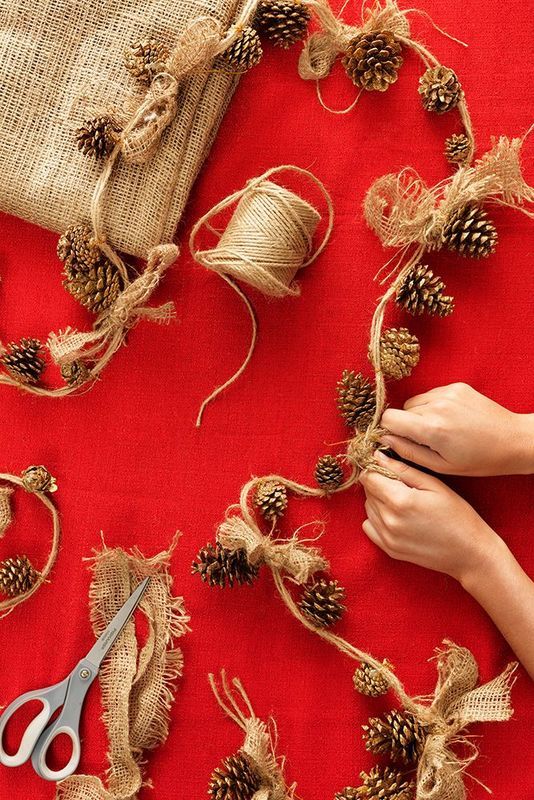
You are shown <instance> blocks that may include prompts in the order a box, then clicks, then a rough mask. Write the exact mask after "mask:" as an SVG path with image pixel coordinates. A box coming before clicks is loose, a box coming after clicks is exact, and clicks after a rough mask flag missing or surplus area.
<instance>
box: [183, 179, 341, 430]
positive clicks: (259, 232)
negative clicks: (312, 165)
mask: <svg viewBox="0 0 534 800" xmlns="http://www.w3.org/2000/svg"><path fill="white" fill-rule="evenodd" d="M284 171H286V172H293V173H295V174H296V175H300V176H303V177H305V178H307V179H308V180H309V181H311V182H312V183H313V184H314V185H315V186H316V187H317V188H318V189H319V190H320V192H321V194H322V197H323V198H324V200H325V203H326V206H327V226H326V230H325V233H324V235H323V237H322V239H321V241H320V243H319V244H318V245H316V246H314V237H315V233H316V230H317V227H318V225H319V223H320V221H321V218H322V217H321V214H320V213H319V212H318V211H317V209H316V208H314V207H313V206H312V205H310V203H308V202H307V201H306V200H304V199H303V198H302V197H300V196H299V195H297V194H295V193H294V192H292V191H290V190H289V189H287V188H286V187H284V186H281V185H280V184H279V183H275V182H274V181H272V180H269V179H270V178H271V177H272V176H273V175H275V174H278V173H280V172H284ZM234 205H235V209H234V211H233V214H232V216H231V219H230V221H229V223H228V224H227V226H226V228H225V229H224V231H223V232H222V233H219V232H218V231H216V230H215V229H214V228H213V227H212V225H211V221H212V220H213V218H214V217H216V216H217V215H218V214H220V213H221V212H223V211H225V210H227V209H229V208H231V207H233V206H234ZM333 219H334V207H333V204H332V200H331V198H330V195H329V194H328V192H327V190H326V188H325V186H324V184H323V183H322V182H321V181H320V180H319V179H318V178H316V177H315V175H313V173H311V172H310V171H309V170H306V169H302V168H300V167H295V166H292V165H283V166H280V167H274V168H272V169H269V170H267V171H266V172H264V173H263V175H260V176H259V177H257V178H254V179H253V180H250V181H249V182H248V183H247V184H246V185H245V186H244V187H243V188H242V189H240V190H239V191H237V192H234V193H233V194H231V195H229V196H228V197H226V198H225V199H224V200H221V202H220V203H217V205H215V206H214V207H213V208H212V209H211V210H210V211H208V212H207V213H206V214H204V216H203V217H201V218H200V219H199V220H198V222H197V223H196V224H195V226H194V227H193V229H192V231H191V236H190V239H189V246H190V249H191V253H192V255H193V257H194V259H195V260H196V261H197V262H198V263H199V264H202V265H203V266H204V267H206V268H207V269H210V270H212V271H213V272H216V273H217V274H218V275H220V277H221V278H223V280H225V281H226V282H227V283H228V284H229V285H230V286H231V287H232V289H233V290H234V291H235V292H237V294H238V295H239V297H240V298H241V299H242V301H243V303H244V304H245V306H246V308H247V310H248V313H249V315H250V319H251V323H252V335H251V343H250V347H249V350H248V353H247V355H246V357H245V359H244V361H243V363H242V364H241V366H240V367H239V369H238V370H237V371H236V372H235V373H234V374H233V375H232V377H231V378H229V379H228V380H227V381H226V382H225V383H223V384H222V385H221V386H219V387H217V389H215V391H213V392H212V393H211V394H210V396H209V397H207V398H206V399H205V400H204V402H203V403H202V405H201V407H200V411H199V414H198V417H197V423H196V424H197V427H199V426H200V424H201V422H202V416H203V414H204V410H205V409H206V406H207V405H208V404H209V403H210V402H211V401H212V400H213V399H214V398H215V397H217V395H219V394H220V393H221V392H223V391H224V390H225V389H226V388H227V387H228V386H230V385H231V384H232V383H234V381H236V380H237V378H239V376H240V375H241V374H242V373H243V372H244V370H245V369H246V367H247V365H248V363H249V361H250V359H251V357H252V354H253V352H254V348H255V346H256V339H257V333H258V323H257V319H256V313H255V311H254V308H253V306H252V303H251V302H250V300H249V299H248V297H247V296H246V294H245V293H244V292H243V290H242V289H241V288H240V287H239V286H238V284H237V281H240V282H242V283H246V284H248V285H249V286H252V287H253V288H255V289H258V290H259V291H260V292H261V293H262V294H264V295H266V296H267V297H288V296H291V295H292V296H296V295H298V294H299V293H300V289H299V287H298V286H297V285H296V283H295V277H296V275H297V273H298V272H299V270H301V269H302V268H303V267H306V266H308V265H309V264H311V263H312V262H313V261H315V259H316V258H317V257H318V255H319V254H320V253H321V252H322V251H323V250H324V248H325V246H326V244H327V242H328V239H329V238H330V234H331V232H332V226H333ZM204 228H207V229H208V230H210V231H211V232H212V233H213V234H215V235H216V236H218V241H217V244H216V245H215V247H214V248H212V249H201V248H200V247H198V245H197V239H198V236H199V233H200V232H201V231H202V230H203V229H204Z"/></svg>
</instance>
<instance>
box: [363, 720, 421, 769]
mask: <svg viewBox="0 0 534 800" xmlns="http://www.w3.org/2000/svg"><path fill="white" fill-rule="evenodd" d="M362 728H363V738H364V740H365V747H366V749H367V750H369V751H370V752H371V753H375V754H376V755H380V754H383V753H388V754H389V756H390V758H391V759H392V761H395V762H404V763H405V764H409V763H415V762H417V760H418V759H419V757H420V755H421V753H422V752H423V748H424V745H425V739H426V732H425V729H424V728H423V726H422V725H421V723H420V722H418V720H417V719H416V718H415V717H414V716H413V714H410V713H408V712H403V711H390V712H389V714H385V716H384V717H372V718H371V719H370V720H369V724H368V725H362Z"/></svg>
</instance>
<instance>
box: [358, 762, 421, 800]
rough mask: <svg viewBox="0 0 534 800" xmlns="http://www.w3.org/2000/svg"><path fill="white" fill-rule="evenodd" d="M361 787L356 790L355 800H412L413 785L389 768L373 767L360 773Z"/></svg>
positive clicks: (399, 773) (413, 795)
mask: <svg viewBox="0 0 534 800" xmlns="http://www.w3.org/2000/svg"><path fill="white" fill-rule="evenodd" d="M360 778H361V780H362V785H361V786H359V787H358V788H357V789H356V794H355V795H354V798H355V800H414V798H415V783H414V782H413V781H409V780H406V778H405V776H404V775H403V773H402V772H399V771H398V770H395V769H392V768H391V767H379V766H377V767H373V769H372V770H371V771H370V772H368V773H366V772H360Z"/></svg>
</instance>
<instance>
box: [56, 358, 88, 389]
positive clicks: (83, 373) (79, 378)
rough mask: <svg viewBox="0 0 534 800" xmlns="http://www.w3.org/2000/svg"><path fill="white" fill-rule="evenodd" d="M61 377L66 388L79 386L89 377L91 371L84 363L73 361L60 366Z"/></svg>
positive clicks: (78, 360) (77, 360)
mask: <svg viewBox="0 0 534 800" xmlns="http://www.w3.org/2000/svg"><path fill="white" fill-rule="evenodd" d="M61 377H62V378H63V380H64V381H65V383H66V384H67V385H68V386H81V385H82V384H84V383H86V382H87V381H88V380H89V378H90V377H91V370H90V369H89V367H88V366H87V364H86V363H85V362H84V361H80V359H74V361H67V362H65V364H62V365H61Z"/></svg>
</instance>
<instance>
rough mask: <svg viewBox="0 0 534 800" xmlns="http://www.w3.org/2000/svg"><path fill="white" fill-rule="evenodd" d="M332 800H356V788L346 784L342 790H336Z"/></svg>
mask: <svg viewBox="0 0 534 800" xmlns="http://www.w3.org/2000/svg"><path fill="white" fill-rule="evenodd" d="M334 800H358V790H357V789H355V788H354V787H353V786H346V787H345V788H344V789H343V791H342V792H338V793H337V794H336V796H335V798H334Z"/></svg>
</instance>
